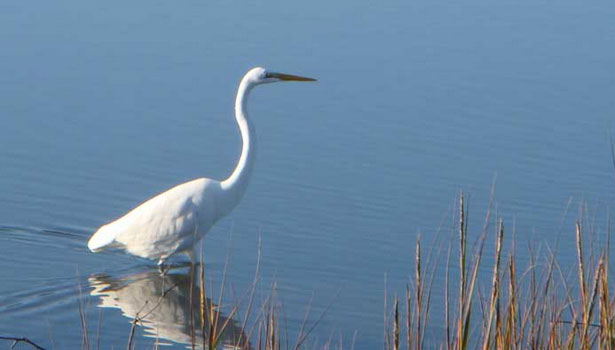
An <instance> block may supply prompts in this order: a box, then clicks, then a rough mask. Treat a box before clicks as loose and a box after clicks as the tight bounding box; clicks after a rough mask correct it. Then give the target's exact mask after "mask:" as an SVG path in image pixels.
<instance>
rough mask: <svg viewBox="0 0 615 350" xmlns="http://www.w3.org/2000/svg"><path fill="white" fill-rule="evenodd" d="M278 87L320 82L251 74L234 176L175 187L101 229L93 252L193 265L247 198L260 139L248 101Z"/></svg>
mask: <svg viewBox="0 0 615 350" xmlns="http://www.w3.org/2000/svg"><path fill="white" fill-rule="evenodd" d="M279 81H315V79H312V78H305V77H300V76H296V75H290V74H282V73H275V72H270V71H268V70H266V69H264V68H260V67H256V68H252V69H251V70H250V71H248V73H246V75H245V76H244V77H243V79H241V82H240V83H239V88H238V89H237V97H236V99H235V119H236V121H237V125H238V126H239V131H240V132H241V139H242V142H243V145H242V147H241V156H240V157H239V161H237V165H236V167H235V169H234V170H233V172H232V173H231V175H230V176H229V177H228V178H227V179H225V180H223V181H217V180H213V179H208V178H200V179H196V180H192V181H189V182H186V183H183V184H181V185H178V186H175V187H173V188H171V189H169V190H167V191H166V192H163V193H161V194H159V195H157V196H155V197H153V198H151V199H149V200H147V201H145V202H144V203H142V204H141V205H139V206H137V207H136V208H134V209H133V210H131V211H130V212H128V213H127V214H125V215H124V216H122V217H121V218H119V219H117V220H115V221H113V222H110V223H108V224H106V225H103V226H101V227H100V228H99V229H98V230H97V231H96V232H94V234H93V235H92V237H90V240H89V241H88V248H89V249H90V250H91V251H92V252H95V253H96V252H99V251H101V250H103V249H105V248H119V249H124V250H125V251H127V252H128V253H130V254H133V255H136V256H140V257H143V258H148V259H154V260H158V265H159V266H161V265H163V264H164V263H165V261H166V260H167V259H169V258H170V257H172V256H174V255H176V254H178V253H185V254H187V255H188V256H189V257H190V259H191V261H193V262H194V258H195V251H194V249H195V247H196V246H198V245H197V243H198V242H199V241H200V240H201V239H202V238H203V236H204V235H205V233H206V232H207V231H208V230H209V229H210V228H211V227H212V226H213V225H214V224H215V223H216V221H218V220H219V219H220V218H222V217H223V216H225V215H226V214H228V213H229V212H230V211H231V210H232V209H233V208H234V207H235V206H236V205H237V203H239V200H240V199H241V197H242V196H243V194H244V192H245V190H246V187H247V185H248V180H249V178H250V175H251V173H252V167H253V165H254V157H255V152H256V135H255V134H254V127H253V126H252V123H251V122H250V118H249V117H248V97H249V95H250V92H251V91H252V89H253V88H254V87H255V86H257V85H260V84H266V83H275V82H279Z"/></svg>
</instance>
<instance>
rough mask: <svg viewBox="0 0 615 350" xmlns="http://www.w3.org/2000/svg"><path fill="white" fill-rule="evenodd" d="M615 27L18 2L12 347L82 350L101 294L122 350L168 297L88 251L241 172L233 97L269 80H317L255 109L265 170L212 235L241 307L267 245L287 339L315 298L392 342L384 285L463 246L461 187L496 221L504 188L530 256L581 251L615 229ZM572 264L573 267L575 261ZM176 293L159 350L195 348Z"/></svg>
mask: <svg viewBox="0 0 615 350" xmlns="http://www.w3.org/2000/svg"><path fill="white" fill-rule="evenodd" d="M613 18H615V4H614V3H612V2H607V1H598V2H593V3H580V2H574V1H557V2H552V1H521V2H519V1H515V2H493V1H481V0H471V1H469V2H463V3H459V2H450V1H429V2H408V1H403V2H402V1H391V2H384V3H383V2H376V1H360V2H356V1H340V2H333V3H332V2H325V1H320V2H318V1H317V2H313V1H312V2H305V3H302V4H297V3H289V2H284V1H272V2H267V3H245V2H239V1H223V2H208V1H180V2H169V1H153V2H152V1H147V2H144V1H139V0H137V1H136V2H135V1H133V2H125V1H124V2H118V1H111V2H109V1H107V2H104V3H97V2H92V1H75V0H60V1H54V2H29V1H25V2H24V1H20V2H9V1H5V2H2V3H0V45H1V46H0V47H2V49H1V50H0V121H1V124H0V193H2V200H0V259H1V260H0V261H1V262H2V272H1V276H2V279H1V280H2V283H0V334H3V335H4V334H6V335H15V336H27V337H29V338H31V339H33V340H35V341H37V342H40V343H41V344H44V345H45V346H47V347H48V348H51V347H55V348H77V347H79V346H80V344H81V342H82V332H81V326H80V317H79V303H78V301H80V302H81V305H82V307H83V309H84V310H85V312H86V315H87V318H88V322H87V327H88V329H89V334H90V338H91V339H96V334H97V332H98V326H99V325H100V334H101V336H100V341H101V348H110V347H111V346H114V347H115V348H124V347H125V344H126V342H127V340H128V336H129V333H130V326H131V324H130V321H131V319H130V316H131V315H133V313H134V309H135V308H138V305H136V304H134V303H131V302H130V301H131V295H133V293H134V291H135V290H138V291H139V293H140V295H142V296H143V298H144V299H146V296H147V297H149V296H152V297H154V298H155V296H156V295H157V294H156V293H158V292H159V291H160V290H159V288H160V283H163V282H164V281H162V280H161V279H160V277H159V276H158V278H157V277H156V275H152V270H154V269H155V268H154V267H152V266H151V265H148V262H146V261H142V260H138V259H135V258H132V257H128V256H125V255H123V254H120V253H116V252H108V253H104V254H98V255H94V254H91V253H89V251H87V248H86V245H85V244H86V241H87V237H88V236H89V235H90V234H91V232H93V231H94V230H95V229H96V228H97V227H98V226H100V225H101V224H103V223H105V222H107V221H109V220H112V219H114V218H116V217H118V216H119V215H121V214H122V213H124V212H125V211H127V210H129V209H130V208H132V207H133V206H134V205H136V204H138V203H139V202H141V201H142V200H144V199H146V198H148V197H150V196H152V195H154V194H156V193H159V192H160V191H162V190H164V189H166V188H169V187H171V186H173V185H176V184H178V183H181V182H184V181H187V180H190V179H193V178H196V177H200V176H208V177H212V178H223V177H225V176H226V175H227V174H228V173H229V172H230V171H231V169H232V167H233V166H234V164H235V161H236V159H237V157H238V153H239V145H240V140H239V135H238V132H237V130H236V126H235V124H234V121H233V119H232V103H233V98H234V93H235V89H236V84H237V82H238V80H239V79H240V78H241V76H242V74H243V73H244V72H245V71H246V70H248V69H249V68H250V67H252V66H255V65H262V66H266V67H268V68H271V69H275V70H278V71H282V72H288V73H294V74H300V75H307V76H313V77H316V78H318V79H319V82H318V83H317V84H276V85H271V86H264V87H259V88H258V90H257V91H255V93H254V94H253V96H252V101H251V113H252V117H253V119H254V122H255V124H256V128H257V133H258V137H259V143H260V144H259V156H258V157H259V158H258V161H257V165H256V169H255V173H254V176H253V178H252V180H251V185H250V188H249V190H248V192H247V194H246V196H245V198H244V199H243V201H242V203H241V204H240V205H239V207H237V208H236V210H235V211H234V212H233V213H232V214H231V215H230V217H228V218H226V219H224V220H223V221H222V222H220V223H219V224H218V225H217V226H216V227H215V228H214V229H212V230H211V231H210V233H209V234H208V236H207V238H206V240H205V247H204V252H205V257H206V258H205V259H206V269H207V271H208V272H207V273H208V275H209V276H212V278H213V279H215V280H216V281H218V282H219V281H220V280H221V278H222V277H221V276H222V274H223V271H224V270H226V271H227V282H228V284H229V285H232V286H233V288H234V289H235V290H236V294H241V293H243V292H244V291H245V290H246V289H247V288H248V287H249V286H250V284H251V283H252V280H253V277H254V272H255V262H256V260H257V251H258V239H259V238H258V237H259V236H260V237H261V239H262V271H261V277H262V280H261V284H260V285H261V288H262V291H261V293H263V295H264V294H266V291H267V290H268V289H269V287H270V285H271V283H273V282H274V281H276V286H277V295H278V297H279V299H280V303H281V304H282V305H283V307H284V312H283V315H284V319H285V320H286V321H285V322H286V324H287V328H288V329H289V333H291V334H293V332H294V330H296V329H298V328H299V327H300V325H301V322H302V320H303V318H304V313H305V308H306V304H308V303H309V301H310V300H313V307H312V312H311V313H310V315H311V316H310V319H311V320H314V319H316V318H317V317H318V315H319V314H320V312H322V311H323V310H324V309H325V308H326V306H327V305H328V304H329V303H331V302H332V305H333V307H332V309H331V310H330V311H329V313H328V314H327V316H326V317H325V318H324V319H323V321H322V322H321V323H320V325H319V327H318V328H317V330H316V333H315V334H314V337H315V339H314V341H315V342H325V341H326V340H327V339H329V338H330V337H331V336H332V334H334V335H333V336H334V338H335V339H337V337H338V336H339V335H338V334H341V335H342V337H343V338H344V339H345V342H350V339H351V338H352V335H353V333H354V332H355V331H357V343H356V346H355V348H357V349H373V348H378V347H380V346H381V344H382V335H381V333H382V299H383V290H384V279H385V274H386V276H387V277H386V278H387V281H388V282H387V283H388V284H389V288H390V289H391V290H393V291H398V292H400V293H401V292H402V291H403V285H404V284H405V282H406V281H407V277H408V275H409V274H410V266H411V262H412V250H413V243H414V240H415V238H416V235H417V233H418V232H420V233H421V235H422V237H424V240H425V241H431V239H433V237H434V236H435V235H436V232H438V228H439V227H444V229H443V230H442V231H444V232H448V227H449V226H450V223H451V220H452V211H453V207H454V200H455V198H456V196H457V194H458V192H459V191H460V190H464V191H465V192H466V193H468V194H469V195H470V197H471V200H470V203H471V204H470V206H471V214H470V215H471V218H473V219H474V221H473V225H475V226H476V227H480V225H481V224H482V215H483V214H484V212H485V209H486V208H487V205H488V200H489V191H490V186H491V183H492V182H493V181H494V179H496V180H495V181H496V190H495V200H496V203H495V207H496V208H497V213H498V215H500V216H502V217H503V218H504V220H505V222H506V223H507V227H509V228H512V227H513V226H514V232H515V236H516V238H517V240H518V241H520V242H523V243H525V242H537V243H540V242H554V241H557V240H558V239H562V238H568V237H571V234H572V226H571V222H572V221H573V220H574V219H576V218H577V212H578V210H577V208H578V207H579V205H580V204H581V203H586V205H587V210H586V211H587V213H588V214H587V217H588V218H589V220H590V221H591V222H592V223H593V224H594V225H595V227H596V228H597V231H600V227H602V228H603V227H604V226H605V225H606V218H607V213H608V211H609V208H612V207H613V204H614V200H613V199H614V198H615V192H614V189H615V186H614V185H613V171H612V169H611V165H610V150H609V130H613V129H614V128H613V125H612V123H613V120H614V116H615V112H614V111H615V102H614V101H615V100H614V98H613V96H615V71H614V70H613V62H615V49H614V48H615V21H613ZM567 208H568V209H567ZM511 230H512V229H511ZM559 249H560V252H561V253H562V254H561V255H562V259H563V261H562V262H561V263H562V264H566V259H571V258H570V257H571V256H573V255H572V254H568V253H570V252H572V251H573V247H572V246H570V245H569V244H568V243H567V240H565V239H564V240H563V241H562V243H561V244H560V248H559ZM518 254H519V258H520V259H523V258H524V256H523V254H525V251H524V250H521V249H520V250H519V252H518ZM228 256H230V257H229V261H230V262H229V265H228V267H227V268H225V261H226V259H227V257H228ZM171 277H172V278H176V279H179V280H181V281H185V278H186V275H185V274H184V273H183V272H177V273H176V274H175V276H171ZM435 283H436V288H435V289H436V290H440V289H441V285H439V284H438V283H441V279H440V278H439V277H438V278H436V280H435ZM105 284H107V285H113V286H118V287H117V288H111V289H109V288H107V291H106V293H107V294H105V295H106V296H103V294H104V293H102V294H101V293H99V292H97V288H99V289H100V288H102V287H101V286H104V285H105ZM182 285H183V284H182ZM438 286H440V287H439V288H438ZM157 288H158V289H157ZM103 289H104V288H103ZM120 291H123V293H124V295H122V296H121V297H118V299H119V300H116V301H115V302H107V301H108V300H111V299H113V293H119V292H120ZM177 293H178V294H176V295H174V296H173V298H169V304H168V305H165V307H166V309H165V310H175V311H174V314H175V313H176V314H177V315H179V316H177V317H176V318H172V317H169V318H165V317H164V315H158V314H157V315H156V316H159V317H158V318H153V319H152V320H150V323H149V325H150V326H147V325H146V326H143V327H139V329H138V330H137V338H136V341H137V345H138V346H142V347H143V348H148V347H149V348H151V344H153V342H154V339H155V336H153V337H152V335H154V334H156V333H155V331H154V330H153V328H152V327H151V325H152V324H155V323H159V324H165V325H166V326H165V327H166V328H164V330H165V331H166V333H164V334H168V336H163V335H162V334H163V330H162V328H160V330H159V331H158V335H159V336H161V338H166V340H165V341H166V342H169V343H171V344H176V345H175V347H176V348H178V349H181V348H184V347H185V344H183V345H182V344H181V343H185V339H186V338H185V332H183V330H184V328H182V327H184V326H185V325H184V323H183V322H184V321H185V319H186V315H189V314H190V312H191V311H190V310H186V309H182V306H181V304H182V303H181V302H179V301H181V300H184V299H182V298H185V293H186V289H182V290H180V289H178V290H177ZM182 293H183V294H182ZM96 294H99V295H96ZM436 294H437V293H436ZM227 296H228V299H232V298H231V294H230V293H229V294H227ZM336 296H337V297H336ZM227 302H228V300H227ZM174 303H175V304H174ZM98 305H103V306H109V307H102V308H100V307H97V306H98ZM436 307H438V306H436ZM224 310H225V309H224V307H222V312H223V314H222V317H226V316H225V314H224V312H228V310H226V311H224ZM168 313H169V314H170V313H171V311H169V312H168ZM182 315H183V316H182ZM133 316H134V315H133ZM180 316H181V317H180ZM182 320H183V321H182ZM174 322H175V325H173V323H174ZM234 336H236V334H234V333H233V332H231V334H230V335H229V339H233V337H234ZM430 336H432V337H434V338H436V339H437V337H438V336H439V334H438V333H437V330H435V331H434V333H432V334H430ZM91 341H93V340H91ZM174 342H177V343H174Z"/></svg>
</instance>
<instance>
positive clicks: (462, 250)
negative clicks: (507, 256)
mask: <svg viewBox="0 0 615 350" xmlns="http://www.w3.org/2000/svg"><path fill="white" fill-rule="evenodd" d="M464 208H465V203H464V197H463V192H462V193H461V194H460V195H459V302H458V303H459V315H458V320H457V349H458V350H463V349H464V346H463V341H462V339H463V335H464V333H465V332H464V328H463V315H464V309H465V307H464V306H465V305H464V302H465V285H466V260H465V259H466V225H465V212H464Z"/></svg>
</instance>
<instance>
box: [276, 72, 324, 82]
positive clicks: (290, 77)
mask: <svg viewBox="0 0 615 350" xmlns="http://www.w3.org/2000/svg"><path fill="white" fill-rule="evenodd" d="M269 76H271V77H272V78H278V79H280V80H283V81H316V79H314V78H308V77H300V76H298V75H291V74H284V73H273V72H271V73H269Z"/></svg>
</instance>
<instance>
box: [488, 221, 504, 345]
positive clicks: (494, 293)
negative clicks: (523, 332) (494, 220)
mask: <svg viewBox="0 0 615 350" xmlns="http://www.w3.org/2000/svg"><path fill="white" fill-rule="evenodd" d="M503 239H504V223H503V221H502V219H500V220H499V222H498V228H497V239H496V245H495V263H494V264H493V277H492V280H491V301H490V303H489V318H488V319H487V325H486V327H485V331H486V332H485V334H484V336H483V337H484V338H483V350H488V349H489V346H490V345H491V324H492V322H493V317H494V315H495V313H496V311H495V308H496V303H497V300H498V296H499V291H500V278H499V276H500V260H501V257H502V240H503Z"/></svg>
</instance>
